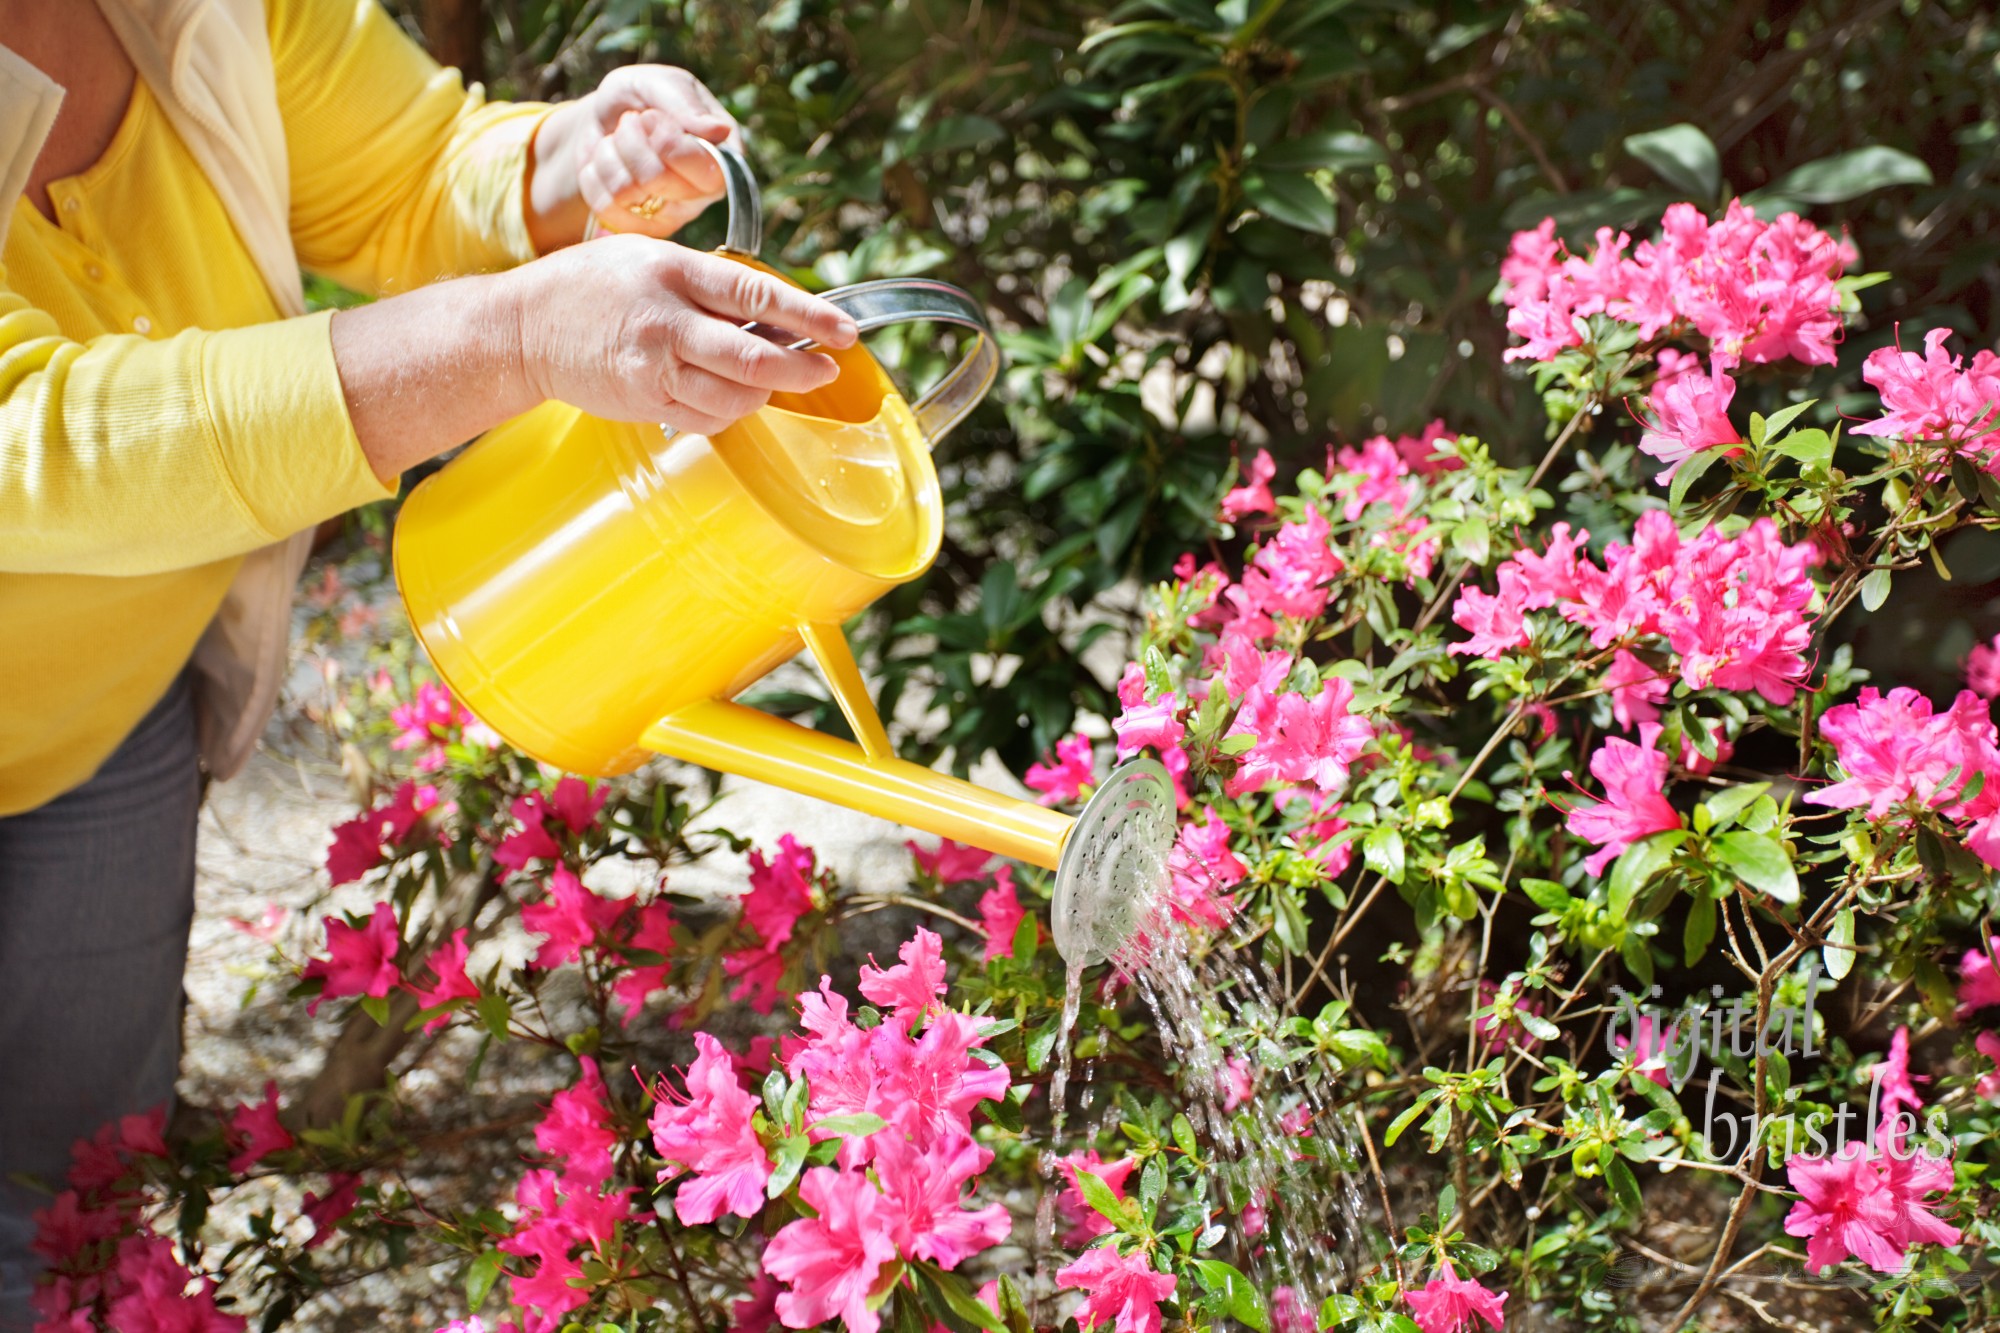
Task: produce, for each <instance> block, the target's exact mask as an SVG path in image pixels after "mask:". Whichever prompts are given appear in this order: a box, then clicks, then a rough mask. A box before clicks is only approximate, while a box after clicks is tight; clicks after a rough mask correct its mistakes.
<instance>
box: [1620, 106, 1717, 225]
mask: <svg viewBox="0 0 2000 1333" xmlns="http://www.w3.org/2000/svg"><path fill="white" fill-rule="evenodd" d="M1625 151H1626V152H1628V153H1630V154H1631V155H1632V156H1634V157H1636V158H1638V159H1639V160H1640V161H1641V162H1644V163H1645V164H1646V165H1647V166H1649V167H1651V168H1652V169H1653V170H1654V171H1656V172H1658V173H1659V175H1660V179H1662V180H1664V181H1665V182H1666V183H1667V184H1669V185H1671V186H1673V187H1674V188H1675V189H1677V190H1685V191H1687V194H1688V197H1689V198H1690V199H1692V200H1693V201H1694V202H1696V203H1698V204H1702V205H1704V206H1706V205H1708V204H1712V203H1714V202H1715V200H1716V197H1717V196H1718V195H1720V194H1721V193H1722V159H1721V158H1720V157H1719V156H1718V155H1717V153H1716V151H1715V142H1714V140H1712V139H1710V138H1709V137H1708V136H1707V135H1706V134H1703V133H1702V132H1701V131H1700V130H1699V129H1697V128H1696V127H1695V126H1693V125H1689V124H1687V123H1686V122H1682V123H1681V124H1679V125H1669V126H1667V127H1666V128H1665V129H1661V130H1648V131H1646V132H1645V133H1644V134H1632V135H1627V136H1626V139H1625Z"/></svg>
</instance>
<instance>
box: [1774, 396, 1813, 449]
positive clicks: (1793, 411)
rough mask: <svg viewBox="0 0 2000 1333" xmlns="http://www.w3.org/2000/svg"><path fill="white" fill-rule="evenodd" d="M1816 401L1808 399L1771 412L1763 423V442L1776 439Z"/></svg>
mask: <svg viewBox="0 0 2000 1333" xmlns="http://www.w3.org/2000/svg"><path fill="white" fill-rule="evenodd" d="M1818 401H1819V400H1818V399H1817V398H1808V399H1806V400H1805V401H1804V402H1803V403H1793V404H1792V405H1791V406H1790V407H1781V408H1779V409H1778V410H1777V411H1775V412H1773V413H1772V414H1771V415H1770V417H1769V418H1768V419H1767V420H1766V421H1765V422H1764V440H1765V441H1766V442H1768V441H1772V440H1775V439H1777V438H1778V434H1779V432H1780V431H1782V430H1784V429H1785V427H1787V426H1789V425H1791V424H1792V423H1793V422H1794V421H1797V420H1798V419H1799V415H1800V414H1801V413H1802V412H1804V411H1805V410H1806V409H1807V408H1808V407H1811V406H1812V405H1813V404H1814V403H1816V402H1818Z"/></svg>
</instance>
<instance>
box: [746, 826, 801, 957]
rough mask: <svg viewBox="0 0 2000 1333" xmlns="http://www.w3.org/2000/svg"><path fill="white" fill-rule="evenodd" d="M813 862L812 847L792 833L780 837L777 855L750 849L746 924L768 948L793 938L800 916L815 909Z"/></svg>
mask: <svg viewBox="0 0 2000 1333" xmlns="http://www.w3.org/2000/svg"><path fill="white" fill-rule="evenodd" d="M813 864H814V856H813V850H812V848H810V847H807V846H804V845H803V844H801V843H800V842H799V840H798V839H797V838H794V837H793V836H792V835H791V834H789V833H787V834H785V835H784V836H783V837H781V838H779V839H778V854H777V856H775V857H774V858H772V859H771V860H769V861H766V860H765V859H764V854H763V852H761V851H757V850H754V849H753V850H752V851H751V853H750V891H749V892H748V893H746V894H744V895H743V923H744V924H745V925H747V926H749V927H750V929H752V930H754V931H756V932H757V937H758V939H760V940H762V941H763V943H764V945H765V947H766V948H770V949H776V948H777V947H778V946H780V945H782V944H784V943H786V942H787V941H788V940H790V939H791V938H792V931H793V930H794V929H795V928H796V927H797V926H798V922H799V918H800V917H802V916H804V915H805V914H806V913H807V912H810V911H811V910H812V909H813V907H814V905H815V904H814V902H813V889H812V877H813Z"/></svg>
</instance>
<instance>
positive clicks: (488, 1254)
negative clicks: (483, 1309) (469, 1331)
mask: <svg viewBox="0 0 2000 1333" xmlns="http://www.w3.org/2000/svg"><path fill="white" fill-rule="evenodd" d="M500 1261H501V1254H500V1251H498V1250H486V1251H484V1252H482V1253H481V1254H480V1255H479V1257H478V1258H476V1259H474V1260H473V1261H472V1262H471V1263H469V1264H467V1265H466V1266H465V1312H466V1313H467V1314H478V1313H479V1307H480V1306H482V1305H484V1304H486V1297H487V1295H488V1293H490V1292H491V1291H492V1290H493V1284H494V1283H495V1282H497V1281H499V1279H500Z"/></svg>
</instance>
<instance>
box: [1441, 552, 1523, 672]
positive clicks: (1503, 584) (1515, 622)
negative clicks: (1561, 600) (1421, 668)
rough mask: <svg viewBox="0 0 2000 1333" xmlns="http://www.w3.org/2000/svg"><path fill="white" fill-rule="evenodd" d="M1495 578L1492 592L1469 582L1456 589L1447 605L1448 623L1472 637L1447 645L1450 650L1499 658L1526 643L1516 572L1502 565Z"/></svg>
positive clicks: (1521, 600) (1515, 569) (1521, 602)
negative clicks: (1496, 588)
mask: <svg viewBox="0 0 2000 1333" xmlns="http://www.w3.org/2000/svg"><path fill="white" fill-rule="evenodd" d="M1499 579H1500V589H1499V591H1498V592H1495V593H1488V592H1481V591H1480V590H1479V589H1478V588H1474V587H1472V586H1470V585H1467V586H1466V587H1464V588H1461V589H1459V593H1458V600H1457V601H1456V602H1453V603H1452V607H1451V619H1452V623H1453V624H1455V625H1457V626H1458V627H1459V628H1460V629H1462V630H1465V631H1467V632H1468V633H1470V634H1471V635H1472V637H1471V638H1470V639H1467V640H1466V641H1465V642H1464V643H1454V644H1453V645H1451V651H1452V652H1454V653H1470V654H1471V655H1472V656H1474V657H1485V658H1499V657H1501V656H1504V655H1505V654H1507V653H1511V652H1513V651H1515V650H1516V649H1520V648H1526V647H1527V646H1528V642H1529V640H1528V625H1527V621H1526V620H1525V619H1524V618H1523V612H1525V611H1526V610H1527V609H1528V606H1527V589H1526V588H1525V587H1524V586H1523V585H1522V582H1521V576H1520V571H1519V570H1518V569H1517V568H1516V567H1515V566H1514V565H1512V564H1503V565H1501V566H1500V572H1499Z"/></svg>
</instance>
